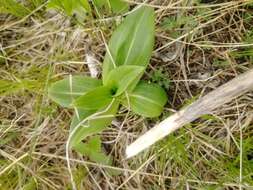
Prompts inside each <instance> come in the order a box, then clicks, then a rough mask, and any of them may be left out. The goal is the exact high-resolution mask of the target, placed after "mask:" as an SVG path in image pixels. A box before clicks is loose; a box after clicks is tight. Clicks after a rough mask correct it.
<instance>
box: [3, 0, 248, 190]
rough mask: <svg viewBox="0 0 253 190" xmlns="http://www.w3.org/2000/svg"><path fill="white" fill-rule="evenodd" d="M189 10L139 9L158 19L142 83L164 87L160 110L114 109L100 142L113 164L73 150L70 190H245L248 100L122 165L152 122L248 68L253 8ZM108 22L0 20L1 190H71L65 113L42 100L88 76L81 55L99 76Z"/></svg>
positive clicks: (40, 11)
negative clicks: (148, 115)
mask: <svg viewBox="0 0 253 190" xmlns="http://www.w3.org/2000/svg"><path fill="white" fill-rule="evenodd" d="M128 2H130V3H131V4H132V5H133V6H134V5H137V4H139V3H141V1H138V2H134V1H128ZM195 2H196V1H194V0H189V1H187V0H181V1H176V0H164V1H159V0H153V1H145V4H147V5H148V6H153V7H155V8H156V13H157V20H156V24H157V28H156V49H155V50H154V54H153V57H152V60H151V64H150V66H149V68H148V70H147V72H146V75H145V78H146V79H147V80H151V81H155V82H158V83H159V84H161V85H163V86H164V87H165V88H166V89H167V93H168V95H169V102H168V104H167V106H166V108H165V110H164V113H163V115H162V116H161V117H160V118H158V119H154V120H150V119H145V118H140V117H138V116H136V115H134V114H132V113H131V112H128V111H127V110H124V109H121V112H120V114H119V117H117V119H116V120H115V121H114V122H113V124H112V125H111V126H110V127H109V128H108V129H107V130H106V131H104V132H103V134H102V137H103V142H104V143H103V145H104V147H103V148H104V150H105V151H106V152H107V154H110V155H112V157H113V159H114V162H113V166H107V165H98V164H96V163H92V162H90V161H89V160H87V158H85V157H82V156H81V155H77V154H76V153H75V152H72V155H71V166H72V170H73V172H74V176H75V180H76V183H77V184H78V186H79V189H103V190H104V189H105V190H106V189H150V190H151V189H227V190H230V189H253V146H252V144H253V133H252V130H253V94H252V93H248V94H245V95H243V96H242V97H240V98H238V99H236V100H235V101H233V102H230V103H229V104H226V105H224V106H223V107H221V108H220V109H218V110H217V111H216V112H215V113H214V114H213V115H208V116H204V117H202V118H200V119H199V120H197V121H195V122H193V123H191V124H189V125H188V126H185V128H183V129H180V130H179V131H177V132H175V133H174V134H173V135H171V136H169V137H168V138H167V139H165V140H164V141H163V142H160V143H158V144H156V145H155V146H153V147H152V148H151V149H150V150H148V151H146V152H145V153H142V154H140V155H139V156H137V157H135V158H133V159H130V160H126V159H125V147H126V145H127V144H129V143H130V142H132V141H133V140H134V139H135V138H137V137H138V136H139V135H140V134H141V133H143V132H145V131H146V130H148V129H149V128H151V127H152V126H153V124H154V123H157V122H159V121H160V120H162V119H163V118H165V117H167V116H168V115H170V114H171V113H172V112H174V111H175V110H178V109H179V108H181V107H182V106H185V105H186V104H189V103H190V102H192V101H194V99H196V98H197V97H199V96H202V95H204V94H206V93H207V92H209V91H210V90H212V89H215V88H216V87H217V86H219V85H220V84H223V83H225V82H226V81H228V80H229V79H231V78H233V77H235V76H236V75H239V74H240V73H243V72H245V71H246V70H248V69H249V68H252V63H253V62H252V61H253V59H252V56H253V51H252V46H253V40H252V39H253V28H252V24H253V22H252V20H253V12H252V11H253V2H252V1H249V0H248V1H246V0H236V1H224V2H223V1H212V3H209V4H208V3H207V4H201V5H198V4H196V3H195ZM210 2H211V1H210ZM165 18H168V19H169V21H168V23H169V24H167V25H164V24H162V23H163V22H164V19H165ZM189 18H190V19H189ZM115 19H117V18H116V17H109V18H99V19H95V20H89V21H87V22H85V23H83V26H78V25H76V24H73V21H72V20H70V19H68V18H66V17H64V16H63V15H61V14H58V13H55V12H47V11H45V7H44V6H43V5H41V6H39V7H38V8H37V9H35V11H33V13H32V14H30V15H28V16H27V17H24V18H16V17H14V16H12V15H8V14H0V79H1V80H3V81H5V85H6V86H5V85H2V84H1V83H0V190H7V189H8V190H9V189H10V190H11V189H27V190H28V189H43V190H47V189H50V190H51V189H57V190H61V189H71V185H70V178H69V173H68V171H67V165H66V157H65V144H66V140H67V138H68V134H69V124H70V118H71V114H72V113H71V112H70V111H69V110H67V109H62V108H60V107H58V106H57V105H55V104H54V103H52V102H51V101H50V100H49V99H48V97H47V87H48V85H49V83H50V82H52V81H54V80H57V79H60V78H62V77H63V76H64V75H68V74H70V73H72V74H78V73H82V74H85V75H89V68H88V67H87V64H86V59H85V58H86V55H87V54H91V55H92V56H93V58H95V59H96V60H97V63H98V65H97V66H98V69H99V68H101V61H102V60H103V56H104V53H105V44H104V40H103V36H104V38H105V40H106V41H108V39H109V38H110V35H111V33H112V31H113V29H114V28H115ZM187 19H188V20H187ZM173 20H176V22H174V25H172V24H171V23H173V22H172V21H173ZM178 23H179V24H178ZM162 25H163V27H162ZM101 32H102V33H103V35H101ZM245 52H246V53H245ZM247 52H251V53H247ZM168 83H170V85H169V86H170V87H169V88H168ZM2 86H3V87H4V86H5V88H3V87H2ZM108 169H114V170H117V171H119V172H120V174H119V175H117V176H111V175H110V174H109V173H108V171H109V170H108Z"/></svg>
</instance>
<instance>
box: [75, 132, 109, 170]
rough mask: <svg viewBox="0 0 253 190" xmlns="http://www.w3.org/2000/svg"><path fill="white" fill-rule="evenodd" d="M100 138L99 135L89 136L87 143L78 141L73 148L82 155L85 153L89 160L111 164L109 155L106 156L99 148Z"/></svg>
mask: <svg viewBox="0 0 253 190" xmlns="http://www.w3.org/2000/svg"><path fill="white" fill-rule="evenodd" d="M101 144H102V142H101V140H100V137H99V136H96V137H93V138H91V139H90V140H89V141H88V142H87V143H83V142H81V143H79V144H78V145H76V146H75V147H73V149H74V150H76V151H77V152H79V153H80V154H82V155H86V156H88V157H89V158H90V160H92V161H94V162H96V163H99V164H106V165H108V164H111V159H110V157H109V156H106V155H105V154H104V153H103V152H102V150H101Z"/></svg>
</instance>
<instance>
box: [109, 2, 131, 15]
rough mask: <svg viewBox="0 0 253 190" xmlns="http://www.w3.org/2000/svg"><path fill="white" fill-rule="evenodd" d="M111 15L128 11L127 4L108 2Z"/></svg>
mask: <svg viewBox="0 0 253 190" xmlns="http://www.w3.org/2000/svg"><path fill="white" fill-rule="evenodd" d="M110 3H111V9H112V12H113V13H124V12H126V11H128V8H129V7H128V4H127V2H124V1H122V0H110Z"/></svg>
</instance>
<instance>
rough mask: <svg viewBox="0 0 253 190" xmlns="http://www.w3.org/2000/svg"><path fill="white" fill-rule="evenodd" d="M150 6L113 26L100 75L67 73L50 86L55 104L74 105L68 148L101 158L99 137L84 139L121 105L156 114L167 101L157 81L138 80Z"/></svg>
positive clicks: (150, 34)
mask: <svg viewBox="0 0 253 190" xmlns="http://www.w3.org/2000/svg"><path fill="white" fill-rule="evenodd" d="M154 25H155V24H154V11H153V9H152V8H148V7H141V8H139V9H138V10H136V11H134V12H133V13H132V14H130V15H128V16H127V17H126V18H125V20H124V21H123V23H122V24H121V25H120V26H119V27H118V28H117V29H116V30H115V31H114V33H113V34H112V37H111V39H110V41H109V45H108V49H107V52H106V55H105V58H104V62H103V73H102V78H103V79H102V80H99V79H94V78H90V77H87V76H73V77H72V76H71V75H70V76H69V77H68V78H65V79H63V80H60V81H57V82H55V83H53V84H52V85H51V87H50V88H49V96H50V98H51V99H52V100H54V101H55V102H56V103H58V104H60V105H61V106H63V107H66V108H72V109H74V110H75V111H74V116H73V119H72V122H71V132H70V136H69V147H70V148H73V149H74V150H76V151H77V152H79V153H81V154H84V155H86V156H88V157H89V158H90V159H91V160H93V161H96V162H100V163H101V162H103V163H104V162H105V160H108V162H110V159H105V155H104V154H103V153H102V150H101V148H100V146H101V141H100V140H99V139H97V137H96V139H95V140H94V139H91V140H90V141H89V142H86V143H84V142H83V140H84V139H86V138H87V137H90V136H92V135H94V134H96V133H99V132H101V131H102V130H103V129H105V127H107V126H108V125H109V124H110V123H111V121H112V120H113V118H114V117H115V116H116V113H117V110H118V108H119V106H120V105H123V106H126V107H128V108H130V109H131V110H132V111H133V112H135V113H137V114H139V115H141V116H144V117H157V116H159V115H160V114H161V112H162V110H163V106H164V105H165V103H166V102H167V96H166V93H165V91H164V90H163V89H162V88H161V87H160V86H159V85H157V84H150V83H147V82H144V81H140V79H141V77H142V75H143V74H144V71H145V68H146V67H147V65H148V63H149V60H150V57H151V53H152V50H153V45H154V27H155V26H154Z"/></svg>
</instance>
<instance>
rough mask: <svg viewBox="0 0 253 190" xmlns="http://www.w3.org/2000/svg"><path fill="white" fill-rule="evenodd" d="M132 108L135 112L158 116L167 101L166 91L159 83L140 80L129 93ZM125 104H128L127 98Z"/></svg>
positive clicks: (147, 115) (145, 115)
mask: <svg viewBox="0 0 253 190" xmlns="http://www.w3.org/2000/svg"><path fill="white" fill-rule="evenodd" d="M128 97H129V104H130V108H131V110H132V111H133V112H135V113H137V114H139V115H142V116H144V117H157V116H159V115H160V114H161V112H162V110H163V106H164V105H165V104H166V102H167V95H166V92H165V91H164V90H163V88H161V87H160V86H159V85H156V84H148V83H145V82H140V83H139V84H138V85H137V86H136V88H135V89H134V90H133V91H132V92H130V93H129V94H128ZM122 103H123V105H125V106H128V101H127V98H126V99H124V100H123V102H122Z"/></svg>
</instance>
